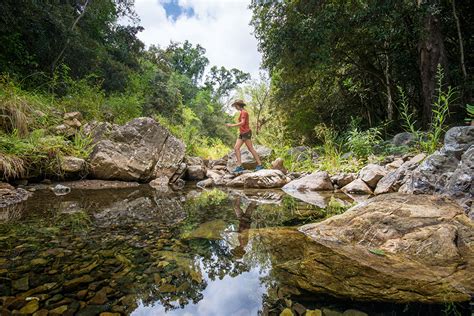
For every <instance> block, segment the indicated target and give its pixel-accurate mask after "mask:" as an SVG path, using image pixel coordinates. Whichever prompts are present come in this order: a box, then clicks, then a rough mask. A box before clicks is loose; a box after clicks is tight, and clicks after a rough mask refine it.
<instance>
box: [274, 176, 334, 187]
mask: <svg viewBox="0 0 474 316" xmlns="http://www.w3.org/2000/svg"><path fill="white" fill-rule="evenodd" d="M283 190H285V191H332V190H334V187H333V185H332V182H331V179H330V178H329V174H328V173H327V172H326V171H316V172H313V173H312V174H309V175H307V176H304V177H302V178H299V179H296V180H293V181H291V182H290V183H288V184H287V185H285V186H284V187H283Z"/></svg>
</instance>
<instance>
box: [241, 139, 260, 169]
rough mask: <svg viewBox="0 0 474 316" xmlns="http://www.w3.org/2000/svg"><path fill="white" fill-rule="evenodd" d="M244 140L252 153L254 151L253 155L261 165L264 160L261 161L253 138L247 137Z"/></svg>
mask: <svg viewBox="0 0 474 316" xmlns="http://www.w3.org/2000/svg"><path fill="white" fill-rule="evenodd" d="M244 142H245V145H246V146H247V148H248V149H249V151H250V153H252V156H253V158H254V159H255V161H256V162H257V165H259V166H261V165H262V161H260V157H259V156H258V154H257V151H255V148H253V144H252V140H251V139H246V140H245V141H244Z"/></svg>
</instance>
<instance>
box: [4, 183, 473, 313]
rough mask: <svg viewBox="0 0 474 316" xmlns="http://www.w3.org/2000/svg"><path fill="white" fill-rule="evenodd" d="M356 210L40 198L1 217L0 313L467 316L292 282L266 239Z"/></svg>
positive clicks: (130, 194)
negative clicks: (321, 290) (355, 297)
mask: <svg viewBox="0 0 474 316" xmlns="http://www.w3.org/2000/svg"><path fill="white" fill-rule="evenodd" d="M352 203H353V201H352V200H351V199H350V198H349V197H347V196H345V195H334V194H327V195H324V196H322V198H321V199H320V201H319V203H313V204H309V203H306V202H303V201H301V200H299V199H296V198H293V197H291V196H289V195H286V194H285V193H284V192H283V191H280V190H264V191H262V190H261V191H258V190H250V191H249V190H246V191H244V190H230V191H229V190H219V189H214V190H209V191H201V190H196V189H194V188H186V189H185V190H183V191H181V192H178V193H173V194H164V193H159V192H157V191H154V190H150V189H149V187H148V186H140V187H137V188H126V189H114V190H106V189H103V190H87V189H73V190H72V192H71V193H69V194H66V195H62V196H56V195H55V194H54V193H53V192H52V191H51V190H49V189H39V190H37V191H36V192H34V195H33V197H31V198H30V199H29V200H28V201H26V202H24V203H22V204H17V205H15V206H13V207H8V208H3V209H0V306H1V308H0V310H1V311H2V315H11V314H12V315H17V314H33V313H36V314H35V315H100V314H101V313H102V315H165V314H166V315H206V316H212V315H280V313H281V312H282V311H286V312H288V310H291V311H292V312H293V313H294V315H304V314H305V313H306V315H318V314H317V312H316V310H322V311H323V314H324V315H361V316H362V315H367V314H368V315H470V314H471V312H470V311H469V308H468V306H467V307H466V306H465V304H464V305H462V304H461V305H460V304H442V305H428V304H419V303H410V304H402V303H400V304H397V303H385V302H370V303H369V302H357V301H353V300H351V298H350V297H340V298H334V297H330V296H325V295H321V294H317V295H315V294H311V293H305V292H304V291H302V290H301V289H298V288H297V287H293V286H289V285H288V284H286V283H285V279H284V277H283V276H282V275H280V274H279V271H278V269H276V267H277V266H278V264H280V263H279V262H276V261H275V259H274V258H275V256H273V255H272V253H271V252H270V251H269V250H268V249H269V248H270V247H269V245H268V244H267V243H266V240H265V238H261V236H260V233H259V232H260V231H263V230H265V231H268V230H269V229H273V228H275V229H277V228H278V227H287V228H290V229H293V228H294V229H296V227H297V226H299V225H302V224H305V223H309V222H315V221H320V220H323V219H325V218H327V217H330V216H332V215H335V214H336V213H337V212H338V210H339V209H340V208H341V207H345V206H349V205H351V204H352ZM315 204H317V206H316V205H315ZM325 205H330V206H331V205H332V206H334V205H336V206H337V207H325ZM294 247H295V248H297V247H298V245H294ZM278 251H281V252H291V251H294V249H279V250H278ZM311 311H314V314H311ZM106 312H108V313H106ZM318 312H319V311H318ZM364 313H365V314H364ZM456 313H457V314H456Z"/></svg>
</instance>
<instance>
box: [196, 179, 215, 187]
mask: <svg viewBox="0 0 474 316" xmlns="http://www.w3.org/2000/svg"><path fill="white" fill-rule="evenodd" d="M196 186H197V187H198V188H201V189H204V188H210V187H213V186H214V180H212V179H211V178H208V179H205V180H202V181H199V182H198V183H196Z"/></svg>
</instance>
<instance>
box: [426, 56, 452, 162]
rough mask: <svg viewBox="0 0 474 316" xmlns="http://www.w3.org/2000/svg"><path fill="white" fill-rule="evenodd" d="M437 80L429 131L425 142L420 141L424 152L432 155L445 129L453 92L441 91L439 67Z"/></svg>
mask: <svg viewBox="0 0 474 316" xmlns="http://www.w3.org/2000/svg"><path fill="white" fill-rule="evenodd" d="M436 79H437V84H438V86H437V96H436V99H435V101H434V103H433V109H432V112H433V113H432V116H431V124H430V129H429V131H428V133H427V135H426V141H425V140H422V141H421V143H420V144H421V146H422V148H423V150H424V151H426V152H428V153H433V152H434V151H435V150H436V149H438V147H439V146H440V143H441V137H442V135H443V134H444V132H445V129H446V125H445V122H446V118H447V116H448V115H449V105H450V103H451V102H452V101H453V98H454V95H455V91H454V90H453V89H452V88H451V87H448V89H447V91H445V90H444V89H443V84H444V82H443V79H444V72H443V68H442V67H441V65H438V71H437V73H436Z"/></svg>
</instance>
